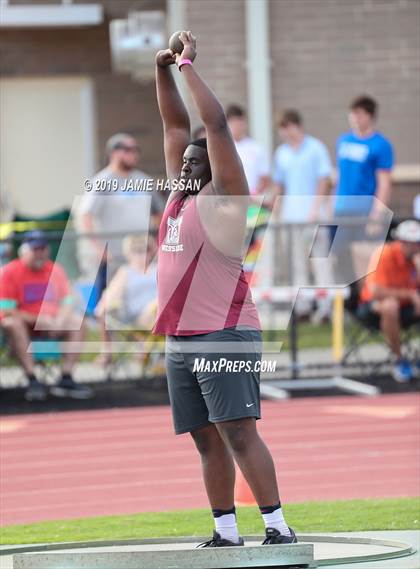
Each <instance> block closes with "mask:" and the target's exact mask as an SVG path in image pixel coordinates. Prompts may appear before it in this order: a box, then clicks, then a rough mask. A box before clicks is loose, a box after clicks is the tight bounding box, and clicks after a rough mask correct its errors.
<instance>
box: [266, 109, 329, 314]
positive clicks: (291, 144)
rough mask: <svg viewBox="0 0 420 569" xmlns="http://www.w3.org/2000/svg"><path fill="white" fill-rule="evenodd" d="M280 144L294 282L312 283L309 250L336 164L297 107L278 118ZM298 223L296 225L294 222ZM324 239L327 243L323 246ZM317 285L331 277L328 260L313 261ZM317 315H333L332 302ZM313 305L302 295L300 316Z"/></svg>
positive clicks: (277, 163) (277, 175)
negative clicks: (313, 134)
mask: <svg viewBox="0 0 420 569" xmlns="http://www.w3.org/2000/svg"><path fill="white" fill-rule="evenodd" d="M278 126H279V134H280V138H281V140H282V141H283V144H282V145H280V146H279V147H278V148H277V150H276V152H275V154H274V168H273V180H274V183H275V184H276V188H277V193H279V194H281V195H282V200H281V214H280V216H281V217H280V219H281V221H283V222H284V223H285V224H287V226H286V227H287V235H286V241H287V242H288V240H289V238H290V236H292V237H293V240H292V259H293V263H292V269H293V275H292V277H293V278H292V279H291V283H292V284H295V285H297V286H309V285H310V284H311V282H310V273H309V269H310V263H309V252H310V247H311V244H312V242H313V239H314V227H313V225H312V226H311V225H307V224H309V223H312V222H316V221H321V220H322V219H323V215H322V207H321V206H322V202H323V200H324V196H325V195H326V194H328V193H329V190H330V187H331V186H330V184H331V174H332V166H331V160H330V156H329V154H328V150H327V148H326V146H325V144H323V143H322V142H321V141H320V140H318V139H317V138H314V137H313V136H310V135H309V134H307V133H306V132H305V130H304V127H303V120H302V117H301V115H300V113H299V112H298V111H296V110H294V109H289V110H286V111H284V112H283V113H282V114H281V116H280V118H279V121H278ZM291 224H293V225H291ZM316 241H317V247H318V249H319V247H321V248H323V249H324V251H319V250H318V251H317V252H318V253H319V254H320V255H319V256H325V257H326V253H327V249H328V234H327V233H326V232H322V231H319V232H318V235H317V240H316ZM322 242H323V245H322ZM312 271H313V277H314V281H315V285H317V286H325V285H326V284H328V282H329V279H330V277H329V275H328V272H329V271H330V267H329V262H326V263H324V264H323V266H321V263H314V264H312ZM320 303H321V304H322V306H320V307H319V309H320V310H319V311H318V313H317V319H322V318H328V316H329V301H328V299H322V300H321V301H320ZM310 308H311V302H310V301H309V300H308V301H307V302H306V303H305V302H304V301H303V299H298V302H297V304H296V309H297V312H298V314H299V315H300V316H303V315H305V314H306V313H308V312H309V310H310Z"/></svg>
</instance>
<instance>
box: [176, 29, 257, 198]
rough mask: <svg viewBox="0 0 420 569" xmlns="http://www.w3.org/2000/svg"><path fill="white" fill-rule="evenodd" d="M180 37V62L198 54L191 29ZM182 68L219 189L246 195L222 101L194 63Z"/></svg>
mask: <svg viewBox="0 0 420 569" xmlns="http://www.w3.org/2000/svg"><path fill="white" fill-rule="evenodd" d="M180 38H181V41H182V43H183V44H184V51H183V52H182V54H181V55H176V58H177V63H179V61H181V60H182V59H189V60H191V61H193V60H194V58H195V55H196V51H195V38H194V36H193V35H192V34H191V32H182V33H181V36H180ZM181 69H182V71H181V72H182V75H183V76H184V78H185V81H186V83H187V85H188V88H189V90H190V91H191V95H192V97H193V99H194V102H195V104H196V106H197V109H198V112H199V114H200V118H201V120H202V122H203V124H204V126H205V129H206V133H207V151H208V155H209V160H210V166H211V171H212V181H213V186H214V188H215V190H216V192H217V193H219V194H224V195H247V194H248V193H249V190H248V184H247V181H246V178H245V174H244V170H243V167H242V162H241V159H240V158H239V156H238V153H237V152H236V148H235V143H234V141H233V138H232V135H231V133H230V130H229V127H228V125H227V120H226V116H225V113H224V110H223V107H222V105H221V104H220V103H219V101H218V100H217V98H216V96H215V94H214V93H213V91H212V90H211V89H210V88H209V87H208V86H207V85H206V83H205V82H204V81H203V79H202V78H201V77H200V75H199V74H198V73H197V71H196V69H194V67H193V66H192V65H183V66H182V68H181Z"/></svg>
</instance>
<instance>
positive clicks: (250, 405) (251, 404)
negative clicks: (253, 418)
mask: <svg viewBox="0 0 420 569" xmlns="http://www.w3.org/2000/svg"><path fill="white" fill-rule="evenodd" d="M253 405H254V403H250V404H249V405H248V403H247V404H246V406H247V407H252V406H253Z"/></svg>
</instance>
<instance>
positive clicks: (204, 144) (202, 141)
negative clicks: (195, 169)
mask: <svg viewBox="0 0 420 569" xmlns="http://www.w3.org/2000/svg"><path fill="white" fill-rule="evenodd" d="M190 144H192V145H193V146H199V147H200V148H204V150H205V151H206V152H207V139H206V138H197V139H196V140H193V141H192V142H190Z"/></svg>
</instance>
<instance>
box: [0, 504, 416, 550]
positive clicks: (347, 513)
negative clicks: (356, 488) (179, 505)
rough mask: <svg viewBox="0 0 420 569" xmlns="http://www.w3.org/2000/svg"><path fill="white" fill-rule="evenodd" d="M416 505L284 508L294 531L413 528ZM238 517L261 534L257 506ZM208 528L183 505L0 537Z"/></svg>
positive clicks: (204, 531)
mask: <svg viewBox="0 0 420 569" xmlns="http://www.w3.org/2000/svg"><path fill="white" fill-rule="evenodd" d="M419 510H420V503H419V500H418V499H417V498H397V499H386V500H350V501H347V502H344V501H343V502H307V503H303V504H289V505H286V506H285V507H284V511H285V514H286V517H287V521H288V523H289V524H290V525H291V526H292V527H294V528H295V530H296V531H297V532H299V533H303V532H328V531H329V532H339V531H365V530H404V529H418V528H419V526H420V511H419ZM238 522H239V526H240V531H241V533H242V534H243V535H246V534H255V533H257V534H261V535H262V533H263V524H262V520H261V517H260V514H259V512H258V510H257V509H256V508H238ZM212 528H213V520H212V518H211V514H210V512H209V510H184V511H176V512H159V513H148V514H136V515H129V516H110V517H98V518H85V519H81V520H71V521H54V522H42V523H36V524H31V525H16V526H7V527H3V528H2V529H1V532H0V533H1V540H0V541H1V543H2V544H23V543H47V542H59V541H92V540H116V539H130V538H137V539H141V538H150V537H177V536H193V535H196V536H206V535H210V534H211V530H212Z"/></svg>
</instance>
